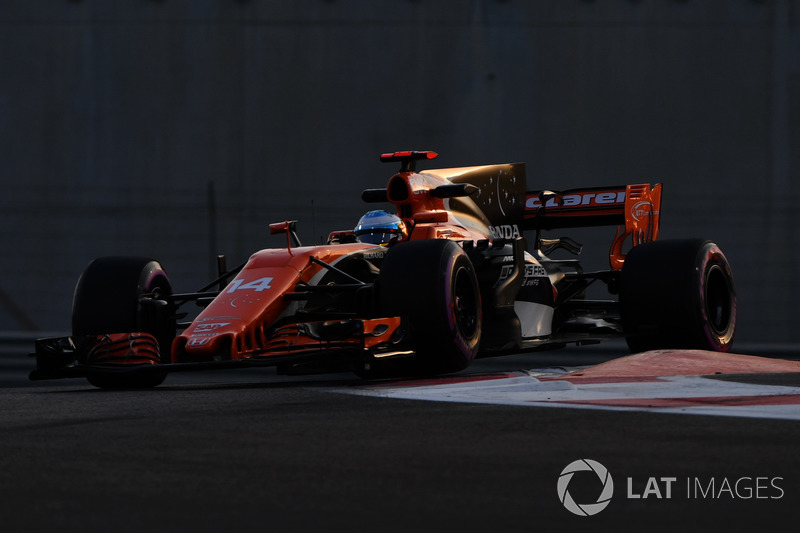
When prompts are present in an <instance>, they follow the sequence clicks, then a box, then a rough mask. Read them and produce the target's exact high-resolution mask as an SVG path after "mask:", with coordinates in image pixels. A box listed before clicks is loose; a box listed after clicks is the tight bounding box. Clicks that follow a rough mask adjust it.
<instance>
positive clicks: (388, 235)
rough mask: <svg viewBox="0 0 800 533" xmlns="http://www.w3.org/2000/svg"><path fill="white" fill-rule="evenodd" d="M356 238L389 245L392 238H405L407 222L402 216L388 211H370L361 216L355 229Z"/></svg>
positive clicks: (370, 242)
mask: <svg viewBox="0 0 800 533" xmlns="http://www.w3.org/2000/svg"><path fill="white" fill-rule="evenodd" d="M353 232H354V233H355V234H356V239H358V240H359V241H360V242H365V243H369V244H379V245H381V246H387V245H388V244H389V241H391V240H392V239H400V240H402V239H404V238H405V237H406V235H407V232H406V224H405V222H403V221H402V220H401V219H400V217H398V216H397V215H393V214H391V213H387V212H386V211H382V210H377V211H370V212H369V213H367V214H365V215H364V216H363V217H361V220H359V221H358V224H357V225H356V228H355V229H354V230H353Z"/></svg>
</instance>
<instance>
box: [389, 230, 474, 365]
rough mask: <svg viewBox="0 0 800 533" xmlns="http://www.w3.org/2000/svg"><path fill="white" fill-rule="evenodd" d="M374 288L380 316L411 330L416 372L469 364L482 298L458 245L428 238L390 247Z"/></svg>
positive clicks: (465, 255)
mask: <svg viewBox="0 0 800 533" xmlns="http://www.w3.org/2000/svg"><path fill="white" fill-rule="evenodd" d="M377 287H378V301H379V308H380V310H381V313H382V314H384V315H387V316H391V315H394V316H402V317H404V320H406V321H407V322H408V324H409V326H410V329H411V335H412V337H413V342H414V351H415V352H416V359H415V367H416V370H417V371H418V372H419V373H421V374H441V373H450V372H457V371H459V370H462V369H464V368H466V367H467V366H469V364H470V363H471V362H472V360H473V359H474V358H475V356H476V354H477V352H478V347H479V344H480V339H481V318H482V317H481V298H480V290H479V288H478V279H477V277H476V275H475V270H474V268H473V266H472V261H470V259H469V257H468V256H467V254H466V252H464V250H463V249H462V248H461V247H460V246H459V245H458V244H456V243H455V242H453V241H449V240H446V239H431V240H423V241H411V242H407V243H402V244H399V245H396V246H394V247H392V248H391V249H390V250H389V251H388V253H387V254H386V257H385V258H384V260H383V265H382V266H381V272H380V278H379V280H378V284H377Z"/></svg>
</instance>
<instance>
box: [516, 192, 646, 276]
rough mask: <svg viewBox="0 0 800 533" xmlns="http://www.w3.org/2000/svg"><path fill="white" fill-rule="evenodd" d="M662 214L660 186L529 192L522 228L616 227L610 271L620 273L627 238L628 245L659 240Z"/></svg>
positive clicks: (526, 198)
mask: <svg viewBox="0 0 800 533" xmlns="http://www.w3.org/2000/svg"><path fill="white" fill-rule="evenodd" d="M660 212H661V184H657V185H655V186H654V187H653V188H650V185H649V184H638V185H621V186H612V187H593V188H586V189H570V190H566V191H560V192H553V191H528V192H527V193H526V195H525V209H524V215H523V216H524V221H525V222H524V226H523V227H524V228H525V229H528V230H537V231H538V230H552V229H561V228H578V227H587V226H618V229H617V235H616V237H615V238H614V242H613V243H612V245H611V250H610V252H609V259H610V262H611V268H613V269H615V270H619V269H620V268H622V263H623V262H624V261H625V254H624V253H623V252H622V247H623V245H625V241H626V240H627V239H628V237H630V239H631V242H630V245H631V246H636V245H638V244H642V243H644V242H649V241H654V240H656V239H658V228H659V222H660Z"/></svg>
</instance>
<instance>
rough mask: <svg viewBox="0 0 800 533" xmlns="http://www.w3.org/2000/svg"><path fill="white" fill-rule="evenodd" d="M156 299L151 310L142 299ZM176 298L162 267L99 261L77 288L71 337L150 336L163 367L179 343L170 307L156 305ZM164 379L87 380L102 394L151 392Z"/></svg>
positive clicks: (98, 376)
mask: <svg viewBox="0 0 800 533" xmlns="http://www.w3.org/2000/svg"><path fill="white" fill-rule="evenodd" d="M145 294H152V295H153V299H152V301H154V302H156V303H154V304H152V305H142V303H141V302H140V299H141V297H142V296H143V295H145ZM171 294H172V286H171V284H170V282H169V278H168V277H167V274H166V272H165V271H164V269H163V268H162V267H161V265H160V264H159V263H158V262H157V261H154V260H152V259H148V258H143V257H101V258H98V259H95V260H94V261H92V262H91V263H90V264H89V266H87V267H86V270H84V272H83V274H82V275H81V277H80V279H79V280H78V284H77V286H76V287H75V296H74V299H73V303H72V334H73V337H75V338H81V337H85V336H93V335H104V334H109V333H131V332H140V333H149V334H151V335H153V336H154V337H155V338H156V340H157V341H158V345H159V352H160V354H161V358H162V361H164V362H166V361H167V360H168V359H169V353H170V347H171V343H172V339H174V338H175V318H174V313H173V312H172V311H171V309H169V306H163V305H158V302H159V301H165V300H164V299H168V298H169V296H170V295H171ZM165 377H166V374H165V373H163V372H141V373H131V374H103V373H95V374H92V375H90V376H88V377H87V379H88V380H89V382H90V383H91V384H92V385H95V386H97V387H101V388H149V387H155V386H157V385H160V384H161V383H162V382H163V381H164V378H165Z"/></svg>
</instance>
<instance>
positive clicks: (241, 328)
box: [172, 243, 400, 362]
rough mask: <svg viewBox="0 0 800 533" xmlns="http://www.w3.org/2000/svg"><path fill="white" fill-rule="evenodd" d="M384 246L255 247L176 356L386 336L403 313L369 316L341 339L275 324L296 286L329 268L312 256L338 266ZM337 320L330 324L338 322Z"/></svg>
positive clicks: (353, 343) (278, 350) (287, 350)
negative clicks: (351, 334)
mask: <svg viewBox="0 0 800 533" xmlns="http://www.w3.org/2000/svg"><path fill="white" fill-rule="evenodd" d="M384 251H385V250H384V249H383V248H382V247H380V246H374V245H369V244H361V243H353V244H337V245H328V246H306V247H298V248H288V247H287V248H285V249H271V250H261V251H259V252H256V253H255V254H253V255H252V256H251V257H250V260H249V261H248V262H247V264H246V265H245V267H244V268H243V269H242V270H241V272H239V274H238V275H237V276H236V277H235V278H234V279H233V280H232V281H231V282H230V283H229V284H228V285H227V286H226V287H225V288H224V289H223V290H222V292H221V293H220V294H219V295H218V296H217V297H216V298H214V300H213V301H212V302H211V303H210V304H209V305H208V307H206V308H205V309H204V310H203V311H202V312H201V313H200V314H199V315H198V316H197V318H195V319H194V320H193V321H192V324H191V325H190V326H189V327H188V328H187V329H186V330H184V331H183V333H182V334H181V335H179V336H178V337H177V338H176V339H175V341H174V342H173V346H172V360H173V362H179V361H185V360H190V361H198V360H211V359H213V358H214V357H217V356H222V357H223V358H230V359H243V358H248V357H254V356H269V355H287V354H292V353H298V352H301V351H303V350H312V351H313V350H324V349H331V348H356V349H369V348H372V347H374V346H375V345H377V344H380V343H381V342H386V341H387V340H388V338H389V337H390V336H391V334H392V333H393V331H394V329H396V327H397V326H398V325H399V321H400V319H399V318H385V319H364V320H362V321H361V322H362V323H363V331H362V333H361V334H360V335H359V337H357V338H352V339H349V340H348V339H342V340H338V341H336V342H333V341H323V340H319V339H314V338H313V337H310V336H308V335H307V334H305V333H304V332H303V329H302V328H300V327H298V326H297V324H296V323H292V322H289V323H287V324H286V325H285V326H283V327H278V328H275V329H273V325H274V324H275V322H276V321H278V320H279V319H280V318H282V317H284V316H289V315H290V314H291V311H292V310H293V306H294V301H293V300H292V299H291V295H292V294H295V288H296V287H297V286H298V285H299V284H304V283H305V284H311V285H313V284H314V283H315V278H318V277H320V275H321V274H323V273H324V270H325V269H324V267H322V266H321V265H320V264H319V263H318V262H315V261H313V260H312V257H313V258H314V259H316V260H317V261H320V262H324V263H326V264H329V265H333V266H335V265H336V263H337V262H338V261H339V260H341V259H343V258H346V257H348V256H351V255H353V254H357V253H360V254H364V253H367V254H369V253H374V254H382V253H383V252H384ZM333 323H335V321H332V323H331V324H329V325H330V327H334V326H333V325H332V324H333Z"/></svg>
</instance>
